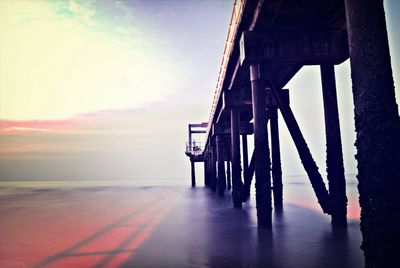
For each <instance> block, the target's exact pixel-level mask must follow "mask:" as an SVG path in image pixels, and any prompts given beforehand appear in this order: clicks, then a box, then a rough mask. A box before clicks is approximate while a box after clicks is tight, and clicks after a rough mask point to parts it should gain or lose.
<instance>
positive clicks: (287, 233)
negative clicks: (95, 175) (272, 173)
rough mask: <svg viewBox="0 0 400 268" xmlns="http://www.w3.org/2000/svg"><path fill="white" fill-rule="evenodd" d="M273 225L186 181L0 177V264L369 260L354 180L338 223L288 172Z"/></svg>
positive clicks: (251, 206) (333, 263) (249, 206)
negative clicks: (264, 226)
mask: <svg viewBox="0 0 400 268" xmlns="http://www.w3.org/2000/svg"><path fill="white" fill-rule="evenodd" d="M284 181H285V183H284V209H283V211H274V218H273V228H272V230H270V231H267V230H260V229H258V228H257V225H256V209H255V201H254V189H253V195H252V199H251V200H250V201H249V202H248V203H246V204H245V205H244V206H243V208H242V209H241V210H236V209H233V208H232V204H231V199H230V195H229V193H227V195H226V196H225V197H224V198H218V197H217V196H216V195H215V194H213V193H212V192H210V191H209V190H208V189H205V188H203V187H197V188H196V189H191V188H190V187H188V186H187V185H188V184H189V180H187V181H184V180H142V181H106V180H101V181H69V182H65V181H52V182H1V183H0V266H1V267H117V266H124V267H363V255H362V251H361V250H360V248H359V245H360V243H361V234H360V231H359V220H358V218H359V208H358V196H357V190H356V183H355V181H354V177H353V178H350V183H349V184H348V187H347V192H348V198H349V215H348V216H349V217H348V218H349V225H348V227H347V228H345V229H332V227H331V225H330V217H329V216H327V215H325V214H323V213H322V211H321V209H320V208H319V206H318V203H317V201H316V198H315V196H314V194H313V191H312V188H311V185H310V184H309V183H307V179H306V178H305V177H287V178H285V179H284Z"/></svg>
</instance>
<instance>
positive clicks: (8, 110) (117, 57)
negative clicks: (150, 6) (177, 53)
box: [0, 1, 182, 120]
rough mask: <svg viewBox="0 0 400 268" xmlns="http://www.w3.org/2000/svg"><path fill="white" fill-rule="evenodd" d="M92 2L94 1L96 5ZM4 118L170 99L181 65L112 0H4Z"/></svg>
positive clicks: (0, 111)
mask: <svg viewBox="0 0 400 268" xmlns="http://www.w3.org/2000/svg"><path fill="white" fill-rule="evenodd" d="M94 3H95V4H94ZM0 10H1V11H0V17H2V23H1V24H0V44H1V57H0V118H3V119H6V118H8V119H18V120H29V119H44V120H46V119H60V118H69V117H71V116H73V115H74V114H76V113H85V112H89V111H96V110H105V109H116V108H135V107H142V106H145V105H149V104H151V103H152V102H154V101H158V100H160V99H165V98H168V96H170V95H171V94H174V92H176V91H177V90H178V89H179V88H180V86H179V81H180V80H182V77H181V76H182V72H181V71H178V68H179V67H177V66H175V65H171V64H170V63H171V62H173V60H172V57H173V55H172V54H170V53H166V52H167V51H166V50H165V49H166V48H165V44H164V43H163V42H160V43H159V42H158V41H159V40H161V39H159V40H158V39H156V38H154V37H153V36H150V35H147V33H146V32H144V31H142V30H140V29H141V26H140V22H139V21H133V19H134V18H133V16H132V15H131V13H132V12H133V11H132V9H127V8H122V7H121V6H120V5H114V4H113V2H111V1H99V2H93V3H92V2H87V1H69V2H66V1H56V2H45V1H5V2H3V1H1V3H0Z"/></svg>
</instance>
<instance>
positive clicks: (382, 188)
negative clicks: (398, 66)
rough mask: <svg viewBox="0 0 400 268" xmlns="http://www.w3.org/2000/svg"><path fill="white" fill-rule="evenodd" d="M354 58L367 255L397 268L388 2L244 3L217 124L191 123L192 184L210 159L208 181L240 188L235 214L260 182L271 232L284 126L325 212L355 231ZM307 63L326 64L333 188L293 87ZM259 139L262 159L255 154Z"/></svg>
mask: <svg viewBox="0 0 400 268" xmlns="http://www.w3.org/2000/svg"><path fill="white" fill-rule="evenodd" d="M347 59H350V66H351V78H352V91H353V102H354V107H355V108H354V109H355V118H354V120H355V128H356V132H357V140H356V148H357V155H356V159H357V162H358V176H357V178H358V181H359V185H358V190H359V196H360V206H361V210H362V211H361V232H362V236H363V242H362V249H363V251H364V254H365V261H366V267H389V266H390V265H391V264H393V263H397V262H398V258H397V250H396V249H397V248H398V241H400V228H399V226H400V214H399V213H398V211H399V209H400V195H399V193H400V172H399V171H398V168H399V166H400V138H399V137H400V121H399V113H398V107H397V103H396V99H395V94H394V84H393V75H392V69H391V63H390V54H389V44H388V39H387V30H386V23H385V15H384V10H383V1H362V0H345V1H335V0H321V1H308V0H307V1H301V3H300V2H299V1H294V0H286V1H285V0H274V1H263V0H258V1H256V0H254V1H252V0H247V1H245V0H238V1H235V3H234V8H233V11H232V17H231V21H230V24H229V29H228V34H227V38H226V43H225V49H224V53H223V57H222V61H221V66H220V71H219V74H218V79H217V84H216V88H215V94H214V96H213V103H212V107H211V112H210V117H209V120H208V122H207V123H202V124H189V129H188V132H189V141H188V144H187V147H186V154H187V155H188V156H189V158H190V162H191V170H192V172H191V173H192V174H191V185H192V186H193V187H194V186H195V185H196V178H195V171H194V170H195V169H194V164H195V163H196V162H203V163H204V174H205V176H204V177H205V179H204V184H205V185H206V186H207V187H209V188H210V189H211V190H212V191H214V192H216V194H217V195H219V196H220V197H224V195H225V194H226V192H227V191H230V190H231V193H230V194H229V196H230V197H231V199H232V207H234V208H236V209H240V208H241V207H242V203H243V202H246V201H247V200H248V199H249V195H250V188H251V186H252V184H253V181H255V183H254V184H255V189H256V190H255V195H256V196H255V199H256V207H257V222H258V227H260V228H267V229H268V228H271V226H272V219H273V217H272V209H273V208H274V209H275V210H280V209H281V208H282V205H283V202H284V200H283V195H282V193H283V183H282V169H281V157H280V144H279V131H278V124H279V123H282V124H285V125H286V127H287V128H288V131H289V133H290V135H291V138H292V139H293V142H294V144H295V146H296V149H297V152H298V155H299V157H300V159H301V162H302V164H303V166H304V169H305V171H306V173H307V175H308V178H309V181H310V184H311V186H312V188H313V191H314V193H315V195H316V197H317V199H318V203H319V205H320V207H321V210H322V212H323V213H326V214H329V215H330V216H331V223H332V225H333V226H334V227H337V226H346V224H347V216H346V215H347V197H346V180H345V172H344V165H343V153H342V144H341V137H340V124H339V112H340V111H339V110H338V105H337V93H336V83H335V70H334V66H335V65H337V64H341V63H343V62H344V61H346V60H347ZM307 65H318V66H320V74H321V81H322V84H321V90H322V95H323V107H324V114H323V115H322V114H321V115H320V116H323V117H324V119H325V130H321V135H323V134H324V133H325V135H326V163H327V170H326V171H327V179H328V185H325V183H324V181H323V178H322V176H321V173H320V171H319V170H318V167H317V165H316V163H315V161H314V159H313V156H312V152H311V151H310V149H309V147H308V145H307V141H306V140H305V138H304V136H303V134H302V130H301V126H299V124H298V123H297V120H296V115H295V114H294V112H293V111H292V109H291V106H290V90H291V89H290V88H289V89H286V88H285V86H286V84H287V83H288V82H289V81H290V80H291V79H292V78H293V76H294V75H295V74H296V73H297V72H298V71H299V70H300V69H301V68H302V67H303V66H307ZM306 98H307V96H304V99H306ZM278 113H280V114H281V115H282V118H283V122H279V121H278ZM198 128H200V129H198ZM193 133H204V134H205V137H206V138H205V142H204V146H202V147H196V146H195V144H194V143H193V141H192V134H193ZM249 135H253V140H254V151H253V152H249V150H248V141H247V137H248V136H249ZM269 137H270V138H269ZM253 178H254V180H253ZM344 228H346V227H344Z"/></svg>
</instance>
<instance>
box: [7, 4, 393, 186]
mask: <svg viewBox="0 0 400 268" xmlns="http://www.w3.org/2000/svg"><path fill="white" fill-rule="evenodd" d="M232 7H233V3H232V1H223V0H206V1H190V0H187V1H184V0H176V1H162V0H158V1H156V0H149V1H133V0H132V1H117V0H109V1H89V0H88V1H74V0H70V1H45V0H37V1H29V0H28V1H24V0H19V1H14V0H2V1H0V180H3V181H5V180H82V179H97V180H99V179H100V180H119V179H155V178H158V179H164V178H165V179H167V178H176V179H182V181H185V180H188V182H189V176H190V171H189V168H190V164H189V161H188V159H187V157H186V156H185V154H184V149H185V142H186V139H187V124H188V123H199V122H203V121H207V120H208V118H209V113H210V110H211V103H212V97H213V95H214V89H215V84H216V80H217V77H218V71H219V64H220V62H221V58H222V52H223V49H224V43H225V38H226V34H227V30H228V26H229V20H230V15H231V10H232ZM385 9H386V19H387V24H388V31H389V41H390V45H391V56H392V67H393V72H394V79H395V84H396V86H397V88H398V87H399V83H400V69H399V68H400V54H399V53H400V19H399V18H398V16H399V14H400V1H396V0H388V1H385ZM335 69H336V83H337V91H338V100H339V112H340V121H341V128H342V139H343V151H344V160H345V169H346V173H356V172H357V170H356V162H355V160H354V154H355V148H354V146H353V144H354V139H355V133H354V126H353V125H354V124H353V116H354V115H353V106H352V96H351V80H350V71H349V69H350V68H349V62H348V61H346V62H345V63H343V64H341V65H339V66H336V68H335ZM286 88H289V89H290V92H291V96H290V98H291V104H292V108H293V110H294V113H295V115H296V117H297V119H298V122H299V125H300V128H301V129H302V131H303V134H304V136H305V138H306V140H307V142H308V144H309V146H310V149H311V152H312V153H313V155H314V157H315V159H316V161H317V164H318V166H319V167H320V171H321V173H325V140H324V139H325V136H324V122H323V110H322V105H323V104H322V92H321V81H320V77H319V70H318V67H304V68H303V69H302V70H300V72H299V73H298V74H296V76H295V77H294V78H293V79H292V81H291V82H289V84H288V85H287V86H286ZM304 96H307V101H305V98H304ZM396 96H397V100H398V99H399V98H400V95H399V91H398V90H396ZM281 122H282V119H281ZM280 133H281V148H282V165H283V173H284V175H302V174H305V172H304V169H303V168H302V166H301V163H300V160H299V157H298V155H297V152H296V150H295V147H294V144H293V142H292V141H291V139H290V137H289V134H288V132H287V130H286V128H285V126H284V124H281V125H280ZM198 140H199V141H202V137H199V138H198ZM197 171H198V173H199V174H203V173H202V171H201V169H200V165H198V169H197Z"/></svg>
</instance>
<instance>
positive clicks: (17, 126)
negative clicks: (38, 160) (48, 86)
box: [0, 109, 131, 135]
mask: <svg viewBox="0 0 400 268" xmlns="http://www.w3.org/2000/svg"><path fill="white" fill-rule="evenodd" d="M129 112H131V110H129V109H126V110H101V111H95V112H90V113H84V114H78V115H76V116H74V117H72V118H68V119H60V120H24V121H22V120H7V119H0V135H15V134H35V133H43V132H47V133H62V134H84V133H87V132H91V131H93V129H95V128H96V127H97V126H99V125H100V124H102V123H105V122H108V121H110V120H112V119H114V118H116V117H118V116H123V115H125V114H127V113H129Z"/></svg>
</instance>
